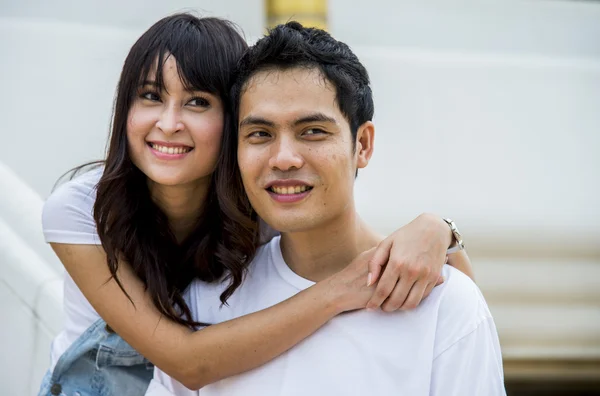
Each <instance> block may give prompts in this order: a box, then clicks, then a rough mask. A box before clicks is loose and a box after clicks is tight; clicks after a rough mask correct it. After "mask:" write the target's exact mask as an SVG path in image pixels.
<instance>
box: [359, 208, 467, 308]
mask: <svg viewBox="0 0 600 396" xmlns="http://www.w3.org/2000/svg"><path fill="white" fill-rule="evenodd" d="M453 238H454V237H453V234H452V231H451V230H450V227H448V224H447V223H446V222H445V221H444V220H443V219H442V218H441V217H439V216H436V215H433V214H429V213H423V214H421V215H419V216H418V217H417V218H415V219H414V220H413V221H411V222H410V223H408V224H407V225H405V226H404V227H402V228H400V229H399V230H397V231H396V232H394V233H392V234H391V235H390V236H389V237H387V238H386V239H385V240H383V241H382V242H381V243H380V244H379V247H378V249H377V251H376V252H375V254H374V256H373V258H372V259H371V261H370V262H369V282H370V284H371V283H375V282H377V281H378V282H379V283H378V285H377V289H376V290H375V293H374V294H373V297H372V298H371V300H370V301H369V303H368V304H367V308H370V309H375V308H378V307H381V309H383V310H384V311H386V312H391V311H395V310H397V309H413V308H415V307H416V306H418V305H419V304H420V302H421V300H422V299H423V298H425V297H427V296H428V295H429V293H431V290H432V289H433V288H434V287H435V286H436V285H439V284H440V283H441V282H443V280H442V279H441V278H440V273H441V272H442V266H443V265H444V263H445V262H446V250H447V249H448V247H449V246H450V245H451V244H452V243H453ZM448 264H450V265H452V266H453V267H456V268H457V269H458V270H460V271H461V272H463V273H465V274H466V275H468V276H469V277H470V278H471V279H473V280H474V278H473V269H472V267H471V263H470V261H469V257H468V256H467V254H466V252H465V251H464V250H462V251H459V252H457V253H454V254H451V255H450V256H449V259H448Z"/></svg>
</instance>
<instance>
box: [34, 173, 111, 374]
mask: <svg viewBox="0 0 600 396" xmlns="http://www.w3.org/2000/svg"><path fill="white" fill-rule="evenodd" d="M102 172H103V168H97V169H93V170H90V171H89V172H86V173H84V174H82V175H79V176H78V177H76V178H74V179H73V180H70V181H68V182H66V183H64V184H62V185H61V186H59V187H58V188H57V189H56V190H55V191H54V192H53V193H52V194H51V195H50V197H49V198H48V199H47V200H46V202H45V203H44V208H43V211H42V228H43V230H44V237H45V239H46V242H48V243H50V242H52V243H66V244H84V245H100V239H99V237H98V232H97V229H96V222H95V221H94V217H93V209H94V202H95V201H96V185H97V184H98V181H99V180H100V177H101V176H102ZM63 306H64V314H65V325H64V328H63V330H62V331H61V332H60V333H59V334H58V335H57V336H56V338H55V339H54V341H53V342H52V346H51V348H50V360H51V363H50V369H51V370H52V369H53V368H54V366H55V365H56V362H57V360H58V358H59V357H60V356H61V355H62V354H63V353H64V352H65V351H66V350H67V349H68V348H69V346H71V344H72V343H73V342H74V341H75V340H76V339H77V338H79V336H80V335H81V334H82V333H83V332H84V331H85V330H87V328H88V327H90V326H91V325H92V324H93V323H94V322H96V321H97V320H98V319H100V316H99V315H98V313H96V311H95V310H94V308H92V306H91V304H90V303H89V302H88V300H87V299H86V298H85V296H84V295H83V293H81V291H80V290H79V288H78V287H77V285H76V284H75V282H74V281H73V279H72V278H71V277H70V276H69V274H68V273H67V272H66V271H65V274H64V300H63Z"/></svg>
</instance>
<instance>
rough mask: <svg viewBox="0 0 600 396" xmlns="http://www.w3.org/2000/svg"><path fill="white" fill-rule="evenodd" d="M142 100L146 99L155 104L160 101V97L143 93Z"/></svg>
mask: <svg viewBox="0 0 600 396" xmlns="http://www.w3.org/2000/svg"><path fill="white" fill-rule="evenodd" d="M142 98H144V99H147V100H151V101H153V102H157V101H159V100H160V96H158V95H157V94H156V93H154V92H145V93H143V94H142Z"/></svg>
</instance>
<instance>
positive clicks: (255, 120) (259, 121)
mask: <svg viewBox="0 0 600 396" xmlns="http://www.w3.org/2000/svg"><path fill="white" fill-rule="evenodd" d="M249 125H263V126H268V127H274V126H275V123H274V122H273V121H269V120H267V119H265V118H262V117H255V116H248V117H246V118H244V119H243V120H242V121H240V127H242V126H249Z"/></svg>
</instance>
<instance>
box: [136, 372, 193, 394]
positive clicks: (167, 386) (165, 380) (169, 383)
mask: <svg viewBox="0 0 600 396" xmlns="http://www.w3.org/2000/svg"><path fill="white" fill-rule="evenodd" d="M198 394H199V393H198V391H192V390H189V389H188V388H186V387H185V386H183V385H182V384H181V382H179V381H177V380H175V379H173V378H171V377H169V376H168V375H167V374H165V373H164V372H162V371H161V370H160V369H159V368H158V367H154V378H152V381H150V385H149V386H148V389H147V390H146V396H198Z"/></svg>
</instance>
